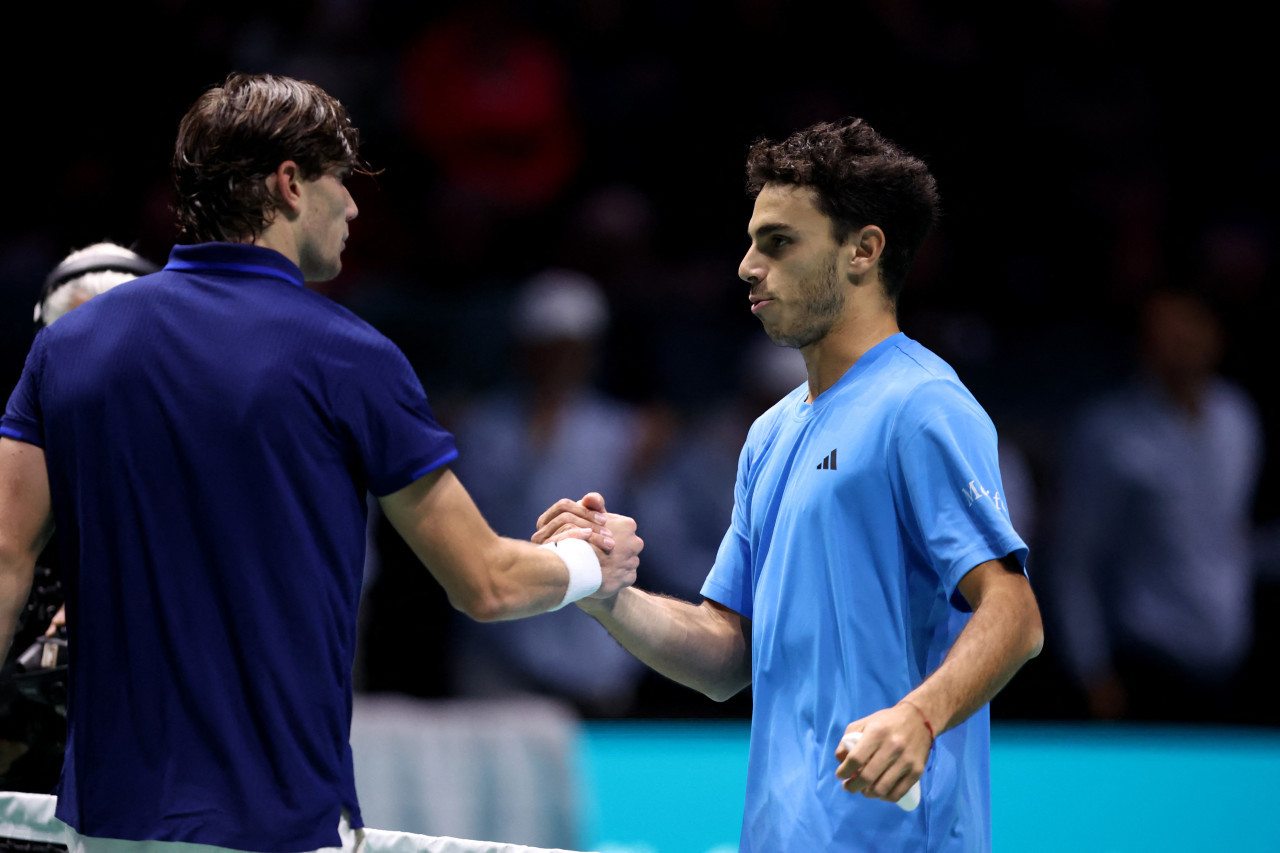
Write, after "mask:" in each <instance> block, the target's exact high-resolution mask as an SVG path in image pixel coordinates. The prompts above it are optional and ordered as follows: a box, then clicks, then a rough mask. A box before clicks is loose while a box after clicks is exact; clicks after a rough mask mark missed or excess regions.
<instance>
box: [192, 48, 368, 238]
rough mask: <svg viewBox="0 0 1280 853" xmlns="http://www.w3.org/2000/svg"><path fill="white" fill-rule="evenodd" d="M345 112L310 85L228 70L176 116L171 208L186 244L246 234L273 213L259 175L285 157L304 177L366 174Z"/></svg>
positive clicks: (259, 228)
mask: <svg viewBox="0 0 1280 853" xmlns="http://www.w3.org/2000/svg"><path fill="white" fill-rule="evenodd" d="M359 146H360V134H359V131H357V130H356V128H355V127H353V126H352V124H351V118H350V117H349V116H348V115H347V110H346V108H345V107H343V106H342V104H341V103H339V102H338V100H337V99H336V98H334V97H333V96H332V95H330V94H328V93H327V92H325V91H324V90H323V89H321V88H320V87H319V86H317V85H315V84H314V83H309V82H307V81H305V80H294V79H292V78H289V77H279V76H273V75H270V74H257V75H253V74H241V73H233V74H231V75H230V76H228V77H227V79H226V81H225V82H224V83H223V84H222V85H221V86H218V87H215V88H212V89H210V90H209V91H207V92H205V93H204V94H203V95H201V96H200V98H199V99H198V100H197V101H196V102H195V103H194V104H192V106H191V109H189V110H188V111H187V114H186V115H185V116H183V118H182V123H181V124H180V125H179V126H178V140H177V144H176V145H175V147H174V152H173V182H174V188H175V190H176V191H177V202H176V203H175V205H174V211H175V213H177V215H178V225H179V228H180V231H181V236H182V239H183V240H184V241H186V242H191V243H203V242H208V241H228V240H243V239H253V238H256V237H258V236H259V235H261V234H262V232H263V230H264V229H265V228H266V227H267V225H268V224H269V223H270V222H271V218H272V216H273V215H274V214H275V203H274V201H273V199H272V198H271V194H270V192H269V191H268V189H267V186H266V184H265V182H264V180H263V179H264V178H265V177H266V176H267V175H270V174H271V173H272V172H274V171H275V170H276V168H277V167H278V166H279V165H280V164H281V163H283V162H284V161H285V160H293V161H295V162H296V163H297V164H298V169H299V172H300V174H301V177H302V178H303V179H304V180H309V179H312V178H317V177H320V176H321V175H323V174H324V173H325V172H326V171H328V170H330V169H334V168H347V169H351V170H353V171H362V172H363V171H366V169H365V167H364V166H363V163H362V162H361V161H360V159H359V154H358V151H359Z"/></svg>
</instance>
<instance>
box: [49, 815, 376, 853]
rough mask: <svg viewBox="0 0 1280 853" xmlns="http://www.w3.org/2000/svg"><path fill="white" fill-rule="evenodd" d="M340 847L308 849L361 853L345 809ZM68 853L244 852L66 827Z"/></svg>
mask: <svg viewBox="0 0 1280 853" xmlns="http://www.w3.org/2000/svg"><path fill="white" fill-rule="evenodd" d="M338 836H339V838H340V839H341V841H342V846H341V847H321V848H320V849H319V850H315V851H309V853H364V830H363V829H352V828H351V822H350V820H349V819H348V815H347V813H346V811H343V813H342V819H341V820H339V821H338ZM67 853H245V851H242V850H234V849H232V848H229V847H216V846H214V845H212V844H191V843H190V842H186V841H124V840H122V839H119V838H94V837H92V836H89V835H81V834H80V833H78V832H76V831H75V830H74V829H72V828H71V827H69V826H68V827H67Z"/></svg>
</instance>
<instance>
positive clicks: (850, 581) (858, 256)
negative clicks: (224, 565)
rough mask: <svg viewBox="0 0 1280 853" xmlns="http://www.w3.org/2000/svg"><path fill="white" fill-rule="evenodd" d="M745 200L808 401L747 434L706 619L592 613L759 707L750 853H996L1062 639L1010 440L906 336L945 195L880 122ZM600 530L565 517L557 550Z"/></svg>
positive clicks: (760, 150)
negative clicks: (1006, 478)
mask: <svg viewBox="0 0 1280 853" xmlns="http://www.w3.org/2000/svg"><path fill="white" fill-rule="evenodd" d="M747 174H748V186H749V187H750V188H751V189H752V191H753V192H755V194H756V198H755V209H754V212H753V214H752V217H751V221H750V223H749V225H748V233H749V236H750V238H751V246H750V248H749V249H748V251H747V254H746V256H745V257H744V258H743V260H742V263H741V265H740V267H739V275H740V277H741V278H742V279H743V280H744V281H745V282H747V284H748V285H749V286H750V289H749V291H748V296H749V299H750V304H751V310H752V312H753V313H754V314H755V316H756V317H757V318H758V319H759V320H760V321H761V323H762V324H763V326H764V328H765V331H766V332H767V333H768V334H769V336H770V337H771V338H772V339H773V340H774V341H775V342H776V343H778V344H781V345H784V346H792V347H797V348H799V349H800V351H801V353H802V355H803V356H804V359H805V364H806V367H807V369H808V382H807V383H806V384H805V385H802V386H800V387H799V388H797V389H795V390H794V391H793V392H792V393H790V394H789V395H787V396H786V397H784V398H783V399H782V400H781V401H779V402H778V403H777V404H776V405H775V406H773V407H772V408H771V409H770V410H769V411H768V412H766V413H765V414H764V415H762V416H761V417H760V418H759V419H758V420H757V421H756V423H755V424H754V425H753V427H752V428H751V431H750V433H749V435H748V438H747V441H746V445H745V446H744V448H743V450H742V454H741V457H740V460H739V466H738V475H737V483H736V487H735V494H734V510H733V517H732V521H731V525H730V528H729V530H728V532H727V533H726V534H725V538H724V540H723V542H722V544H721V547H720V551H719V554H718V555H717V558H716V561H715V564H714V566H713V567H712V569H711V572H710V575H709V576H708V577H707V580H706V582H705V584H704V585H703V588H702V594H703V596H704V599H705V600H704V601H703V602H702V603H701V604H700V605H694V604H690V603H686V602H682V601H678V600H675V599H671V598H666V597H662V596H656V595H652V594H649V593H646V592H643V591H642V590H639V589H635V588H632V589H627V590H622V591H621V592H620V593H619V594H618V595H616V596H613V597H611V598H608V599H604V600H596V601H591V602H585V603H584V602H579V606H580V607H582V608H583V609H584V610H586V611H587V612H588V613H590V614H591V615H592V616H594V617H595V618H596V619H598V620H599V621H600V622H601V623H602V624H603V625H604V626H605V627H606V628H608V629H609V631H610V632H611V633H612V634H613V635H614V636H615V637H616V638H617V639H618V640H619V641H620V642H621V643H622V644H623V645H624V646H626V647H627V648H628V649H630V650H631V651H632V652H633V653H634V654H636V655H637V657H639V658H640V659H642V660H644V661H645V662H646V663H648V664H649V665H650V666H652V667H654V668H655V669H657V670H658V671H660V672H662V673H664V674H666V675H667V676H669V677H671V678H673V679H675V680H677V681H680V682H681V683H684V684H686V685H688V686H690V687H693V688H695V689H698V690H701V691H702V692H704V693H706V694H707V695H708V696H711V697H712V698H715V699H721V700H722V699H725V698H728V697H729V696H732V695H734V694H735V693H737V692H738V691H739V690H741V689H742V688H744V687H746V686H747V685H748V684H750V685H751V686H752V690H753V702H754V707H753V713H752V728H751V749H750V759H749V765H748V778H747V801H746V804H745V812H744V817H743V824H742V840H741V849H742V850H743V851H757V852H758V853H784V851H789V852H790V853H811V851H815V850H822V851H877V853H878V852H879V851H985V850H989V849H990V847H991V818H990V794H989V762H988V756H989V740H990V738H989V716H988V711H987V703H988V702H989V701H990V699H991V698H992V696H994V695H995V694H996V692H998V691H999V689H1000V688H1001V687H1002V686H1003V685H1004V684H1005V683H1006V682H1007V681H1008V680H1009V678H1010V677H1012V676H1013V674H1014V673H1015V672H1016V671H1017V669H1018V668H1019V667H1020V666H1021V665H1022V664H1023V663H1024V662H1025V661H1027V660H1028V659H1029V658H1031V657H1033V656H1034V655H1036V654H1037V653H1038V652H1039V650H1040V646H1041V642H1042V627H1041V621H1040V613H1039V608H1038V606H1037V604H1036V600H1035V596H1034V594H1033V593H1032V590H1031V586H1030V584H1029V582H1028V580H1027V576H1026V574H1025V563H1026V557H1027V547H1026V545H1025V543H1024V542H1023V540H1022V539H1021V538H1020V537H1019V536H1018V534H1017V532H1016V531H1015V530H1014V528H1013V526H1012V524H1011V523H1010V520H1009V511H1008V507H1007V506H1006V504H1005V496H1004V490H1003V488H1002V485H1001V478H1000V470H999V465H998V462H997V458H998V457H997V443H996V441H997V438H996V430H995V427H994V426H993V425H992V423H991V420H990V418H988V417H987V415H986V413H985V412H984V411H983V409H982V407H981V406H980V405H979V404H978V402H977V401H976V400H975V399H974V398H973V396H972V395H971V394H970V393H969V391H968V390H967V389H966V388H965V387H964V385H963V384H962V383H961V381H960V380H959V378H958V377H957V376H956V374H955V372H954V371H953V370H952V369H951V368H950V367H949V366H948V365H947V364H946V363H945V362H943V361H942V360H941V359H940V358H938V357H937V356H936V355H934V354H933V353H931V352H930V351H929V350H927V349H926V348H925V347H923V346H921V345H920V344H919V343H916V342H915V341H913V340H911V339H909V338H908V337H906V336H905V335H904V334H903V333H902V332H901V330H900V329H899V328H898V324H897V311H896V302H897V296H898V293H899V292H900V290H901V287H902V284H903V281H904V280H905V278H906V273H907V270H908V269H909V267H910V264H911V260H912V257H913V256H914V254H915V253H916V251H917V250H918V248H919V246H920V244H921V243H922V242H923V240H924V238H925V236H926V235H927V233H928V231H929V230H930V228H931V227H932V224H933V220H934V218H935V215H936V208H937V191H936V186H935V183H934V180H933V178H932V176H931V175H930V174H929V172H928V169H927V167H926V166H925V165H924V163H923V162H921V161H920V160H919V159H917V158H915V157H912V156H911V155H909V154H907V153H906V152H904V151H902V150H901V149H899V148H897V147H896V146H894V145H893V144H892V143H891V142H889V141H888V140H886V139H884V138H883V137H882V136H880V135H879V134H878V133H876V132H875V131H874V130H873V129H872V128H870V127H869V126H868V125H867V124H866V123H865V122H863V121H861V120H859V119H850V120H845V121H842V122H838V123H829V124H820V125H816V126H814V127H811V128H808V129H806V130H803V131H800V132H798V133H796V134H793V135H792V136H791V137H789V138H788V139H786V140H783V141H782V142H778V143H774V142H769V141H763V140H762V141H760V142H758V143H756V144H755V145H754V146H753V147H752V149H751V152H750V154H749V157H748V164H747ZM602 509H603V498H602V497H601V496H600V495H598V494H592V495H588V496H586V497H584V498H583V499H582V500H581V501H578V502H571V501H568V500H565V501H562V502H560V503H558V504H557V505H556V506H554V507H552V508H551V509H550V510H548V512H547V513H545V514H544V515H543V517H542V518H541V519H539V532H538V534H537V535H536V536H535V541H537V540H541V539H554V538H555V537H556V536H558V535H567V534H568V533H569V530H568V528H570V527H572V526H574V525H584V524H586V523H588V522H589V520H590V517H591V513H592V512H595V511H600V510H602ZM638 521H639V523H640V525H641V532H643V523H644V520H643V519H638ZM641 583H643V567H642V569H641ZM854 734H856V735H857V737H858V738H860V739H859V740H857V741H856V742H852V739H848V740H847V739H846V738H848V736H851V735H854ZM916 782H919V783H920V787H919V790H920V792H921V798H920V802H919V805H918V806H917V807H916V808H914V809H910V810H908V809H907V808H900V807H898V806H896V805H895V803H897V802H898V801H899V800H902V801H903V804H904V805H906V804H907V803H908V801H907V800H905V799H903V798H904V796H905V795H907V794H908V792H909V791H911V789H912V788H913V785H914V784H915V783H916Z"/></svg>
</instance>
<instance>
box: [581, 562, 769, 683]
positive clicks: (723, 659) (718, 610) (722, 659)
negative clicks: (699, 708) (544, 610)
mask: <svg viewBox="0 0 1280 853" xmlns="http://www.w3.org/2000/svg"><path fill="white" fill-rule="evenodd" d="M578 606H579V607H581V608H582V609H583V610H584V611H586V612H587V613H588V614H590V615H591V616H592V617H593V618H595V619H596V621H598V622H599V623H600V624H601V625H603V626H604V627H605V628H606V629H607V630H608V631H609V633H610V634H612V635H613V637H614V639H616V640H617V641H618V642H619V643H621V644H622V647H623V648H625V649H626V650H627V651H629V652H631V654H633V655H635V656H636V657H637V658H638V659H639V660H641V661H642V662H643V663H645V664H647V665H648V666H649V667H651V668H652V669H654V670H656V671H657V672H660V673H661V674H663V675H665V676H666V677H667V678H670V679H672V680H673V681H678V682H679V683H681V684H683V685H685V686H686V687H692V688H693V689H694V690H697V691H699V692H701V693H705V694H706V695H707V696H710V697H711V698H712V699H715V700H716V701H717V702H723V701H724V700H726V699H728V698H729V697H731V696H733V695H734V694H736V693H737V692H738V691H740V690H741V689H742V688H744V687H746V686H747V685H748V684H750V683H751V620H749V619H746V618H744V617H743V616H741V615H739V614H738V613H736V612H734V611H732V610H730V609H729V608H727V607H725V606H723V605H721V604H718V603H716V602H714V601H710V600H704V601H703V602H702V604H691V603H689V602H687V601H680V600H679V599H675V598H668V597H666V596H662V595H654V594H652V593H648V592H644V591H642V590H638V589H636V588H634V587H631V588H628V589H624V590H622V591H621V592H619V593H618V594H617V595H616V596H614V597H613V598H610V599H605V600H592V599H582V600H581V601H579V602H578Z"/></svg>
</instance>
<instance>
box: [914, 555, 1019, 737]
mask: <svg viewBox="0 0 1280 853" xmlns="http://www.w3.org/2000/svg"><path fill="white" fill-rule="evenodd" d="M1043 637H1044V633H1043V627H1042V625H1041V620H1040V611H1039V608H1038V607H1037V605H1036V601H1035V596H1034V595H1033V594H1032V592H1031V586H1030V584H1028V583H1027V582H1026V578H1025V577H1023V576H1022V575H1015V574H1012V573H1009V574H1008V575H1007V577H1005V578H1002V579H1000V581H999V582H997V583H995V584H993V585H992V587H991V588H990V589H987V590H985V591H984V594H983V596H982V599H981V601H980V602H979V603H978V604H977V605H976V606H975V607H974V611H973V616H972V617H971V618H970V620H969V624H968V625H966V626H965V628H964V630H963V631H961V632H960V636H959V637H957V638H956V641H955V644H954V645H953V646H952V647H951V651H950V652H948V653H947V657H946V659H945V660H944V661H943V662H942V665H941V666H939V667H938V669H937V670H935V671H934V672H933V674H932V675H930V676H929V677H928V678H926V679H925V680H924V682H923V683H922V684H921V685H920V686H919V687H917V688H916V689H915V690H913V691H911V692H910V693H908V694H907V695H906V697H904V698H906V699H907V700H908V701H909V702H911V703H912V704H913V705H916V706H917V707H918V708H920V709H921V710H922V712H923V713H924V715H925V717H926V718H927V719H928V720H929V721H930V723H931V725H932V726H933V729H934V734H935V735H936V734H941V733H942V732H944V731H946V730H947V729H950V728H952V727H954V726H957V725H959V724H960V723H962V722H964V721H965V720H966V719H968V718H969V717H970V716H971V715H972V714H973V713H974V712H975V711H977V710H978V709H979V708H981V707H982V706H983V705H985V704H987V703H988V702H990V701H991V699H992V698H993V697H995V695H996V694H997V693H999V692H1000V689H1001V688H1002V687H1004V686H1005V684H1007V683H1008V682H1009V679H1010V678H1012V677H1013V675H1014V673H1016V672H1017V671H1018V669H1019V668H1020V667H1021V666H1022V665H1023V664H1024V663H1026V662H1027V661H1028V660H1030V659H1031V658H1033V657H1035V656H1036V655H1037V654H1039V653H1040V648H1041V644H1042V642H1043Z"/></svg>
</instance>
